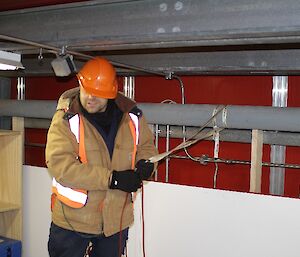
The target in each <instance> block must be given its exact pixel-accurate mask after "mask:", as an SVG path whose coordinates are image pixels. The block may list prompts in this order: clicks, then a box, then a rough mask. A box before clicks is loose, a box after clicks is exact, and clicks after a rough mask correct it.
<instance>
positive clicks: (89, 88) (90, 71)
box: [77, 57, 118, 99]
mask: <svg viewBox="0 0 300 257" xmlns="http://www.w3.org/2000/svg"><path fill="white" fill-rule="evenodd" d="M77 78H78V81H79V84H80V85H81V86H82V87H83V88H84V90H85V91H86V92H87V93H88V94H91V95H93V96H96V97H101V98H107V99H114V98H116V96H117V92H118V83H117V77H116V70H115V68H114V67H113V66H112V65H111V63H110V62H109V61H108V60H106V59H104V58H102V57H95V58H94V59H91V60H89V61H88V62H87V63H86V64H85V65H84V66H83V67H82V69H81V70H80V71H79V72H78V74H77Z"/></svg>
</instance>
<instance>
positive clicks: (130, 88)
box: [123, 76, 135, 100]
mask: <svg viewBox="0 0 300 257" xmlns="http://www.w3.org/2000/svg"><path fill="white" fill-rule="evenodd" d="M134 88H135V79H134V77H133V76H128V77H127V76H126V77H124V90H123V91H124V94H125V96H127V97H129V98H131V99H133V100H134Z"/></svg>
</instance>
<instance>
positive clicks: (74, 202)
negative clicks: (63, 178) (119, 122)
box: [52, 113, 139, 208]
mask: <svg viewBox="0 0 300 257" xmlns="http://www.w3.org/2000/svg"><path fill="white" fill-rule="evenodd" d="M129 116H130V123H129V127H130V132H131V135H132V137H133V141H134V144H133V152H132V158H131V168H132V169H134V167H135V157H136V152H137V145H138V143H139V118H138V116H136V115H135V114H133V113H129ZM69 125H70V130H71V132H72V133H73V134H74V136H75V137H76V140H77V142H78V147H79V159H80V161H81V162H82V163H87V158H86V151H85V145H84V126H83V119H82V118H81V117H80V115H79V114H76V115H74V116H73V117H72V118H70V119H69ZM52 193H53V194H55V195H56V197H57V198H58V199H59V200H60V201H61V202H63V203H64V204H66V205H68V206H70V207H73V208H82V207H83V206H84V205H85V204H86V202H87V196H88V195H87V190H81V189H72V188H69V187H65V186H63V185H61V184H60V183H58V182H57V181H56V180H55V178H53V180H52Z"/></svg>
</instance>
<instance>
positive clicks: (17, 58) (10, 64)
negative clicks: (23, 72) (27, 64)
mask: <svg viewBox="0 0 300 257" xmlns="http://www.w3.org/2000/svg"><path fill="white" fill-rule="evenodd" d="M17 69H24V66H23V65H22V63H21V54H16V53H12V52H7V51H2V50H0V70H17Z"/></svg>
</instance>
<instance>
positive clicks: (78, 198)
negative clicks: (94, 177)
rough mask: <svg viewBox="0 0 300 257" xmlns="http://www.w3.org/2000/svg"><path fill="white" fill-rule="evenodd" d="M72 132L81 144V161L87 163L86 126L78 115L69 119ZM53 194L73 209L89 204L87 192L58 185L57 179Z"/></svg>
mask: <svg viewBox="0 0 300 257" xmlns="http://www.w3.org/2000/svg"><path fill="white" fill-rule="evenodd" d="M69 125H70V130H71V132H72V133H73V134H74V136H75V137H76V140H77V143H78V144H79V145H78V147H79V156H78V157H79V160H80V161H81V162H82V163H87V158H86V153H85V146H84V126H83V119H81V118H80V116H79V115H78V114H76V115H74V116H73V117H72V118H70V119H69ZM52 193H53V194H55V195H56V197H57V198H58V199H59V200H60V201H61V202H63V203H64V204H66V205H68V206H70V207H72V208H82V207H83V206H84V205H85V204H86V202H87V197H88V195H87V190H82V189H72V188H69V187H65V186H63V185H61V184H60V183H58V182H57V181H56V180H55V178H53V180H52Z"/></svg>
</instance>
